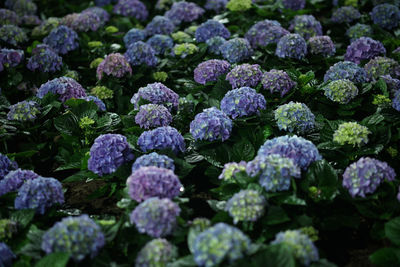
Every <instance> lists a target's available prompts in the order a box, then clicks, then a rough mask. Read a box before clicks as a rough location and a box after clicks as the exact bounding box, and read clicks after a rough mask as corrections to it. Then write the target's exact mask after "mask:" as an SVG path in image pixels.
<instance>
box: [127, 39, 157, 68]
mask: <svg viewBox="0 0 400 267" xmlns="http://www.w3.org/2000/svg"><path fill="white" fill-rule="evenodd" d="M124 56H125V58H126V60H128V62H129V64H131V65H132V66H138V65H142V64H145V65H147V66H150V67H154V66H155V65H157V62H158V60H157V58H156V52H155V51H154V49H153V48H152V47H151V46H150V45H149V44H146V43H144V42H142V41H138V42H136V43H133V44H131V45H130V46H129V47H128V49H127V50H126V52H125V54H124Z"/></svg>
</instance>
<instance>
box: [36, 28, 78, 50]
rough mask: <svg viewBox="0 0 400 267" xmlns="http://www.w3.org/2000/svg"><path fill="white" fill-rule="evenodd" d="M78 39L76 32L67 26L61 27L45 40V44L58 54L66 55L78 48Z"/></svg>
mask: <svg viewBox="0 0 400 267" xmlns="http://www.w3.org/2000/svg"><path fill="white" fill-rule="evenodd" d="M78 39H79V37H78V34H77V33H76V32H75V31H74V30H72V29H70V28H68V27H66V26H59V27H57V28H55V29H53V30H52V31H51V32H50V34H49V35H48V36H47V37H46V38H44V39H43V43H45V44H47V45H48V46H50V47H51V48H53V49H54V51H56V52H57V53H59V54H62V55H65V54H67V53H68V52H69V51H73V50H75V49H77V48H78V46H79V43H78Z"/></svg>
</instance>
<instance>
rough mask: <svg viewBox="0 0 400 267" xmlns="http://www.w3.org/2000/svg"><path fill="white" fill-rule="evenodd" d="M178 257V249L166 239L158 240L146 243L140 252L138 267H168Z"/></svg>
mask: <svg viewBox="0 0 400 267" xmlns="http://www.w3.org/2000/svg"><path fill="white" fill-rule="evenodd" d="M177 256H178V251H177V248H176V247H175V246H174V245H172V244H171V243H169V242H168V241H167V240H166V239H163V238H156V239H153V240H151V241H149V242H147V243H146V245H145V246H144V247H143V248H142V249H141V250H140V251H139V252H138V254H137V256H136V260H135V266H136V267H148V266H166V265H167V264H168V263H169V262H171V261H172V260H173V259H174V258H176V257H177Z"/></svg>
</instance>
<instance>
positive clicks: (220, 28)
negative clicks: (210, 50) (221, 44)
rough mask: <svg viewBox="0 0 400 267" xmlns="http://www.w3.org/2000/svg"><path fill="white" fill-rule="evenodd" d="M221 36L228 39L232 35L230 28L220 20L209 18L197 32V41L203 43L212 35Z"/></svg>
mask: <svg viewBox="0 0 400 267" xmlns="http://www.w3.org/2000/svg"><path fill="white" fill-rule="evenodd" d="M216 36H220V37H222V38H224V39H228V38H229V37H230V36H231V33H230V32H229V30H228V29H227V28H226V27H225V26H224V24H222V23H221V22H219V21H216V20H212V19H209V20H207V21H206V22H203V23H202V24H201V25H200V26H199V27H198V28H197V29H196V33H195V37H196V41H197V42H199V43H201V42H205V41H207V40H208V39H210V38H212V37H216Z"/></svg>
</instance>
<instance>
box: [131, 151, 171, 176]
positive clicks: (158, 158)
mask: <svg viewBox="0 0 400 267" xmlns="http://www.w3.org/2000/svg"><path fill="white" fill-rule="evenodd" d="M149 166H155V167H158V168H164V169H169V170H172V171H174V170H175V165H174V160H173V159H171V158H170V157H168V156H166V155H160V154H158V153H156V152H152V153H150V154H146V155H143V156H140V157H138V158H137V159H136V160H135V162H134V163H133V164H132V172H134V171H135V170H137V169H139V168H141V167H149Z"/></svg>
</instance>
